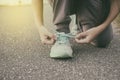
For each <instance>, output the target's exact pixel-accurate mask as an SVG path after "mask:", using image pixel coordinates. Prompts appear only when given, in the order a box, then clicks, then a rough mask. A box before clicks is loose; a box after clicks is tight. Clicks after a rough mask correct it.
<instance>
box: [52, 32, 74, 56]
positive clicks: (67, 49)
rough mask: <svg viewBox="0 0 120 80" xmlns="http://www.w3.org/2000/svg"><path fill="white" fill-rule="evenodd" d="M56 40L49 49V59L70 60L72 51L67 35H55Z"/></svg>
mask: <svg viewBox="0 0 120 80" xmlns="http://www.w3.org/2000/svg"><path fill="white" fill-rule="evenodd" d="M56 36H57V40H56V42H55V44H54V45H53V46H52V48H51V52H50V57H51V58H71V57H73V56H72V53H73V50H72V48H71V45H70V41H69V38H70V37H69V34H65V33H64V32H60V33H57V35H56Z"/></svg>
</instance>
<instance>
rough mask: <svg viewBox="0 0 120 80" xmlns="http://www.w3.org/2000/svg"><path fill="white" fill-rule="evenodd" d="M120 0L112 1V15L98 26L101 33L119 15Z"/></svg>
mask: <svg viewBox="0 0 120 80" xmlns="http://www.w3.org/2000/svg"><path fill="white" fill-rule="evenodd" d="M119 3H120V0H111V8H110V13H109V15H108V17H107V19H106V20H105V21H104V22H103V23H102V24H101V25H99V26H98V30H99V33H100V32H102V31H103V30H104V29H105V28H106V27H107V26H108V25H109V24H110V23H111V22H112V21H113V20H114V19H115V18H116V17H117V15H118V14H119V12H120V4H119Z"/></svg>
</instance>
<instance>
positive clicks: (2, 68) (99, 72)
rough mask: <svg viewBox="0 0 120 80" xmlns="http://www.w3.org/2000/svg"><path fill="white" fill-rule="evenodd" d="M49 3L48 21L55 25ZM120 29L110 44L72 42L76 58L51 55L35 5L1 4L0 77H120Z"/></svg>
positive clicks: (30, 79)
mask: <svg viewBox="0 0 120 80" xmlns="http://www.w3.org/2000/svg"><path fill="white" fill-rule="evenodd" d="M51 15H52V11H51V8H49V6H48V5H46V6H45V23H46V24H45V25H46V27H47V28H48V29H49V30H50V31H53V32H54V31H55V27H53V25H52V16H51ZM119 32H120V30H119V29H118V27H117V28H116V29H114V39H113V41H112V42H111V44H110V45H109V47H108V48H96V47H93V46H92V45H78V44H76V43H72V47H73V50H74V58H72V59H62V60H61V59H51V58H50V57H49V51H50V47H51V46H50V45H43V44H41V42H40V37H39V34H38V31H37V29H36V27H35V22H34V17H33V12H32V8H31V7H29V6H18V7H0V80H120V34H119Z"/></svg>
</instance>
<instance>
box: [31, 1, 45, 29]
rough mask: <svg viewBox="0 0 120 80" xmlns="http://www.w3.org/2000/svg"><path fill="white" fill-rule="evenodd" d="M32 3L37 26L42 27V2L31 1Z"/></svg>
mask: <svg viewBox="0 0 120 80" xmlns="http://www.w3.org/2000/svg"><path fill="white" fill-rule="evenodd" d="M32 3H33V9H34V14H35V19H36V22H37V26H38V28H39V27H42V26H43V25H44V20H43V0H32Z"/></svg>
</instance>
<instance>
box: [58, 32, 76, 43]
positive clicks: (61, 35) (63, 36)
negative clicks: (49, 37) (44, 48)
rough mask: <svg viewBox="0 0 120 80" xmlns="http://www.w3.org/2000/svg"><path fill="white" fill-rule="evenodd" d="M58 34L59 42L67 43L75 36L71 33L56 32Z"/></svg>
mask: <svg viewBox="0 0 120 80" xmlns="http://www.w3.org/2000/svg"><path fill="white" fill-rule="evenodd" d="M56 36H57V42H58V43H59V44H66V43H67V42H68V41H69V38H74V35H72V34H71V33H68V34H65V33H58V32H57V33H56Z"/></svg>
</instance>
